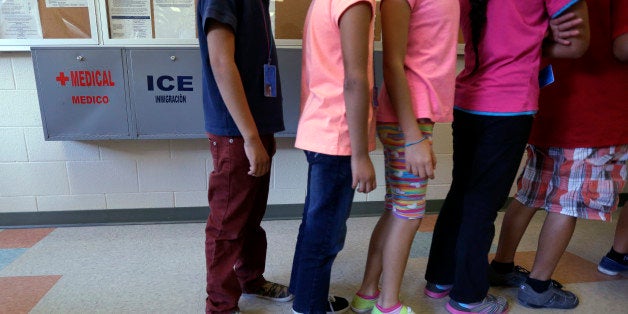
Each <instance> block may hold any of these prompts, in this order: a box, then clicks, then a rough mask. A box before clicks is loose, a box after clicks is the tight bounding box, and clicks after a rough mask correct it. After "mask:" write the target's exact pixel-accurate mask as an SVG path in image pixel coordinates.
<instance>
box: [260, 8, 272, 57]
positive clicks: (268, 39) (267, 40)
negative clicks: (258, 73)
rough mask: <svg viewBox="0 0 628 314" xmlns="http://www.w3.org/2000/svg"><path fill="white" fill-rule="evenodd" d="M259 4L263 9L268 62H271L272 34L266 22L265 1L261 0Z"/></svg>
mask: <svg viewBox="0 0 628 314" xmlns="http://www.w3.org/2000/svg"><path fill="white" fill-rule="evenodd" d="M259 5H260V8H261V9H262V20H264V30H266V42H267V43H268V44H267V47H268V48H267V49H268V64H270V61H271V60H272V59H271V57H270V34H269V33H268V25H267V24H266V10H265V8H264V3H263V2H262V0H259Z"/></svg>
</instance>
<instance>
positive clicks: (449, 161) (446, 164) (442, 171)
mask: <svg viewBox="0 0 628 314" xmlns="http://www.w3.org/2000/svg"><path fill="white" fill-rule="evenodd" d="M453 165H454V160H453V155H451V154H447V155H441V154H437V155H436V171H435V172H434V180H430V181H429V183H428V184H451V180H452V177H451V169H452V168H453Z"/></svg>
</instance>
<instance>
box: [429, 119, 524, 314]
mask: <svg viewBox="0 0 628 314" xmlns="http://www.w3.org/2000/svg"><path fill="white" fill-rule="evenodd" d="M531 126H532V116H531V115H521V116H506V117H501V116H483V115H475V114H470V113H466V112H463V111H460V110H454V122H453V124H452V127H453V137H454V143H453V144H454V156H453V157H454V168H453V171H452V173H453V181H452V183H451V187H450V189H449V193H448V194H447V198H446V199H445V203H444V204H443V207H442V208H441V210H440V213H439V215H438V219H437V220H436V225H435V227H434V235H433V237H432V246H431V248H430V256H429V259H428V262H427V269H426V274H425V279H426V280H427V281H429V282H431V283H436V284H443V285H447V284H453V285H454V286H453V289H452V290H451V292H450V293H449V296H450V298H451V299H453V300H454V301H457V302H463V303H472V302H479V301H482V299H484V297H486V294H487V292H488V288H489V283H488V274H487V269H488V257H487V256H488V252H489V250H490V248H491V243H492V241H493V237H494V236H495V226H494V222H495V218H496V217H497V211H498V210H499V209H500V208H502V206H503V205H504V203H505V202H506V199H507V198H508V193H509V192H510V187H511V186H512V183H513V181H514V179H515V176H516V174H517V169H518V168H519V163H520V162H521V157H522V156H523V152H524V149H525V145H526V142H527V140H528V135H529V134H530V128H531Z"/></svg>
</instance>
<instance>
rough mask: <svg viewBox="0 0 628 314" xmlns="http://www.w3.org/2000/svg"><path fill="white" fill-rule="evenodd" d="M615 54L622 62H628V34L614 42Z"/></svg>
mask: <svg viewBox="0 0 628 314" xmlns="http://www.w3.org/2000/svg"><path fill="white" fill-rule="evenodd" d="M613 54H615V58H617V59H618V60H619V61H621V62H628V33H624V34H621V35H619V36H618V37H617V38H615V41H613Z"/></svg>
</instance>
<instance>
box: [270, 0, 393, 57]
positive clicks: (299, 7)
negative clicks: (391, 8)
mask: <svg viewBox="0 0 628 314" xmlns="http://www.w3.org/2000/svg"><path fill="white" fill-rule="evenodd" d="M311 2H312V1H311V0H283V1H274V8H275V11H274V15H273V16H274V27H275V29H274V31H275V39H276V41H277V45H278V46H281V45H282V44H300V43H301V39H302V38H303V24H304V23H305V17H306V15H307V11H308V8H309V6H310V3H311ZM379 3H380V1H377V10H376V16H375V41H376V42H379V41H381V34H382V23H381V19H380V16H381V15H380V14H379ZM271 8H272V7H271Z"/></svg>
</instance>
